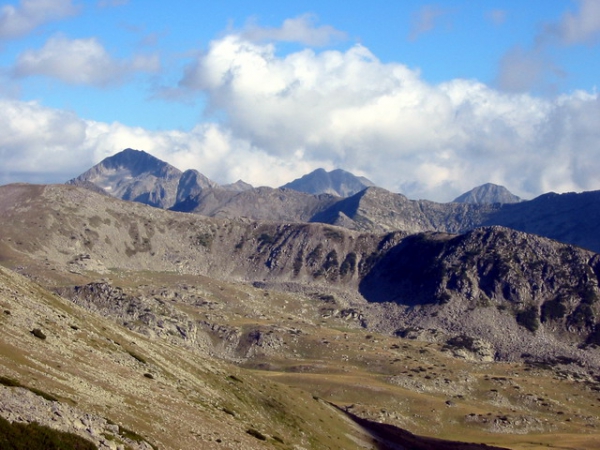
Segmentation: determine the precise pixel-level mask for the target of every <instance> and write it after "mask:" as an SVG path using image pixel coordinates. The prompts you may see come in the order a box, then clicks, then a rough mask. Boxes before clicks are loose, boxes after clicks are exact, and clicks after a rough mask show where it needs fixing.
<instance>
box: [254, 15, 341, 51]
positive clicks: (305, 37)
mask: <svg viewBox="0 0 600 450" xmlns="http://www.w3.org/2000/svg"><path fill="white" fill-rule="evenodd" d="M315 22H316V17H315V16H314V15H311V14H304V15H301V16H299V17H296V18H293V19H286V20H285V21H284V22H283V24H282V25H281V27H279V28H264V27H260V26H258V25H257V24H256V23H250V24H248V25H247V26H246V28H245V30H244V31H243V33H242V35H243V37H244V38H245V39H248V40H251V41H256V42H261V41H281V42H296V43H300V44H304V45H308V46H311V47H321V46H325V45H328V44H330V43H331V42H333V41H337V40H343V39H345V38H346V33H344V32H342V31H339V30H336V29H335V28H333V27H332V26H330V25H323V26H320V27H317V26H316V25H315Z"/></svg>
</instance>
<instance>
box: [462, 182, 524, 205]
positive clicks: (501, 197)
mask: <svg viewBox="0 0 600 450" xmlns="http://www.w3.org/2000/svg"><path fill="white" fill-rule="evenodd" d="M453 201H454V202H455V203H472V204H494V203H502V204H504V203H519V202H520V201H522V199H521V198H519V197H517V196H516V195H514V194H512V193H511V192H510V191H509V190H508V189H506V188H505V187H504V186H499V185H497V184H493V183H486V184H483V185H481V186H478V187H476V188H473V189H471V190H470V191H468V192H465V193H464V194H462V195H460V196H458V197H457V198H455V199H454V200H453Z"/></svg>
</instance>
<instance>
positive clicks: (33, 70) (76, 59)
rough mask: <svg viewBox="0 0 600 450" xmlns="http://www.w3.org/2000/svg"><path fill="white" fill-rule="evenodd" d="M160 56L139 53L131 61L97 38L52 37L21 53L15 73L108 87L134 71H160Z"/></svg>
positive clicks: (19, 75) (17, 75)
mask: <svg viewBox="0 0 600 450" xmlns="http://www.w3.org/2000/svg"><path fill="white" fill-rule="evenodd" d="M159 68H160V62H159V59H158V56H156V55H151V56H142V55H140V56H135V57H134V58H133V59H132V60H130V61H124V60H116V59H114V58H112V57H111V55H110V54H109V53H108V52H107V51H106V49H105V48H104V47H103V46H102V44H100V43H99V42H98V40H97V39H95V38H88V39H68V38H67V37H66V36H63V35H56V36H53V37H51V38H50V39H49V40H48V41H47V42H46V43H45V44H44V46H43V47H42V48H41V49H39V50H27V51H25V52H23V53H22V54H21V55H19V57H18V59H17V62H16V64H15V67H14V69H13V74H14V76H16V77H27V76H32V75H44V76H49V77H53V78H57V79H59V80H61V81H64V82H65V83H69V84H80V85H96V86H106V85H108V84H111V83H118V82H120V81H122V80H123V78H125V77H126V76H127V75H128V74H130V73H132V72H156V71H158V70H159Z"/></svg>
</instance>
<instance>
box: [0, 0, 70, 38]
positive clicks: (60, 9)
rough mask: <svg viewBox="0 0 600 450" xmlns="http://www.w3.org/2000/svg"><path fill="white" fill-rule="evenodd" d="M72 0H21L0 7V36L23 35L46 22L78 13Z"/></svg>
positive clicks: (13, 36)
mask: <svg viewBox="0 0 600 450" xmlns="http://www.w3.org/2000/svg"><path fill="white" fill-rule="evenodd" d="M78 11H79V8H78V7H77V6H75V5H73V2H72V0H21V1H20V2H19V4H18V6H13V5H4V6H2V7H0V38H15V37H19V36H23V35H25V34H27V33H29V32H31V31H32V30H34V29H35V28H37V27H38V26H40V25H43V24H44V23H47V22H51V21H53V20H59V19H62V18H64V17H69V16H72V15H74V14H76V13H77V12H78Z"/></svg>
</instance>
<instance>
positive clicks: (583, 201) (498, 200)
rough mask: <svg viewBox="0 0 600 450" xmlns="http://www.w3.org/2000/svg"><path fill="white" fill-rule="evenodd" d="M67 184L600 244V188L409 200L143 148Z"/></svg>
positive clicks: (369, 186)
mask: <svg viewBox="0 0 600 450" xmlns="http://www.w3.org/2000/svg"><path fill="white" fill-rule="evenodd" d="M68 184H72V185H76V186H82V187H86V188H90V187H91V188H92V189H94V190H96V191H98V190H101V192H105V193H107V194H109V195H112V196H114V197H117V198H121V199H123V200H132V201H137V202H140V203H144V204H148V205H151V206H155V207H160V208H165V209H172V210H174V211H180V212H191V213H196V214H201V215H205V216H209V217H221V218H239V217H246V218H248V219H251V220H267V221H280V222H321V223H328V224H332V225H337V226H342V227H345V228H348V229H352V230H358V231H369V232H375V233H383V232H389V231H395V230H402V231H406V232H410V233H419V232H426V231H439V232H446V233H463V232H466V231H468V230H472V229H474V228H477V227H479V226H493V225H500V226H505V227H509V228H513V229H516V230H519V231H524V232H527V233H532V234H538V235H541V236H546V237H549V238H552V239H556V240H559V241H561V242H565V243H569V244H573V245H577V246H580V247H584V248H587V249H590V250H593V251H596V252H600V225H599V224H600V192H598V191H595V192H584V193H580V194H576V193H568V194H555V193H548V194H544V195H542V196H539V197H537V198H535V199H533V200H529V201H523V200H521V199H520V198H519V197H517V196H515V195H513V194H511V193H510V192H509V191H508V190H507V189H506V188H504V187H502V186H497V185H493V184H485V185H483V186H480V187H477V188H474V189H473V190H471V191H469V192H466V193H465V194H463V195H461V196H459V197H458V198H457V199H455V201H454V202H450V203H436V202H432V201H428V200H410V199H408V198H407V197H405V196H404V195H402V194H396V193H392V192H390V191H387V190H385V189H382V188H379V187H375V186H373V183H372V182H370V181H369V180H367V179H365V178H362V177H355V176H354V175H352V174H350V173H348V172H345V171H342V170H339V169H338V170H335V171H332V172H326V171H325V170H323V169H318V170H316V171H314V172H312V173H311V174H308V175H305V176H304V177H302V178H300V179H297V180H295V181H293V182H291V183H288V184H286V185H284V186H282V187H281V188H277V189H275V188H269V187H259V188H253V187H252V186H250V185H248V184H246V183H244V182H242V181H238V182H237V183H235V184H233V185H225V186H220V185H218V184H217V183H216V182H214V181H211V180H209V179H208V178H207V177H205V176H204V175H202V174H200V173H199V172H197V171H195V170H187V171H185V172H181V171H179V170H178V169H176V168H174V167H173V166H170V165H169V164H167V163H165V162H163V161H160V160H159V159H157V158H155V157H153V156H151V155H149V154H148V153H146V152H143V151H139V150H132V149H126V150H123V151H122V152H120V153H118V154H116V155H114V156H111V157H109V158H106V159H105V160H104V161H102V162H101V163H99V164H97V165H96V166H94V167H93V168H91V169H90V170H88V171H87V172H85V173H83V174H81V175H80V176H78V177H77V178H75V179H73V180H70V181H69V182H68Z"/></svg>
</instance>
